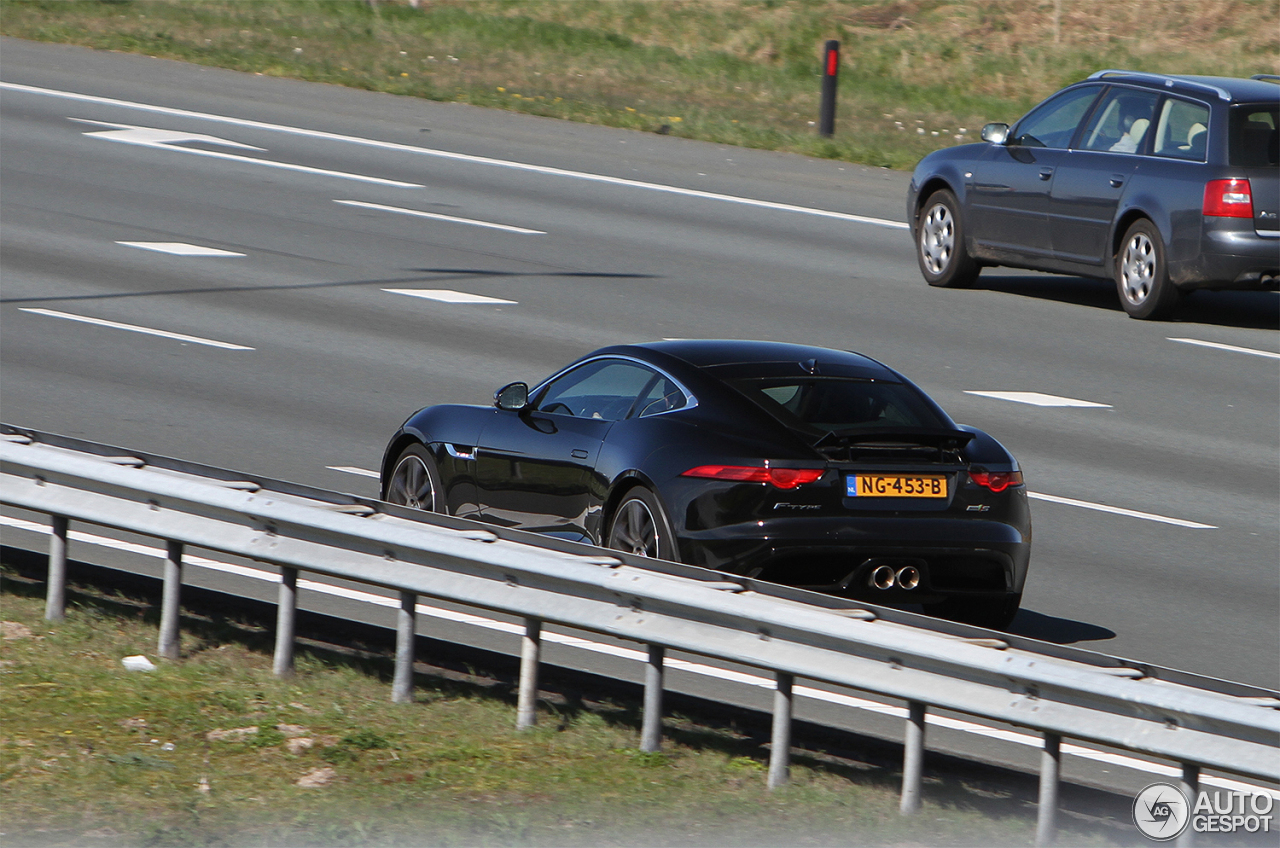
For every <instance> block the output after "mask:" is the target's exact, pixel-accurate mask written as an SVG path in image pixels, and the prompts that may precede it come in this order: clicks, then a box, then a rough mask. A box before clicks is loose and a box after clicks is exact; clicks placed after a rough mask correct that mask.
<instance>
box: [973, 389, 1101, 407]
mask: <svg viewBox="0 0 1280 848" xmlns="http://www.w3.org/2000/svg"><path fill="white" fill-rule="evenodd" d="M965 394H967V395H978V396H979V397H988V398H995V399H996V400H1009V401H1013V402H1014V403H1027V404H1030V405H1032V406H1075V407H1080V408H1092V407H1097V408H1103V409H1109V408H1110V407H1111V404H1109V403H1094V402H1093V401H1091V400H1076V399H1075V398H1068V397H1058V396H1057V395H1046V394H1044V393H1043V392H971V391H965Z"/></svg>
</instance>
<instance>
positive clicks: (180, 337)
mask: <svg viewBox="0 0 1280 848" xmlns="http://www.w3.org/2000/svg"><path fill="white" fill-rule="evenodd" d="M19 308H20V309H21V311H23V312H30V313H32V314H33V315H45V316H47V317H49V318H64V319H66V320H68V321H79V322H81V323H83V324H93V325H95V326H98V327H110V328H111V329H113V330H128V331H129V332H131V333H143V334H145V335H148V336H160V337H161V338H165V339H176V340H177V341H180V342H190V343H191V344H199V345H208V346H209V347H220V348H223V349H224V350H253V348H251V347H246V346H245V345H238V344H231V343H230V342H220V341H215V340H214V339H204V338H201V337H200V336H188V335H185V334H183V333H171V332H169V331H168V330H156V329H152V328H151V327H139V326H138V325H136V324H122V323H120V322H119V321H107V320H106V319H104V318H90V317H88V316H87V315H72V314H71V313H70V312H58V311H56V310H53V309H37V308H34V307H29V306H23V307H19Z"/></svg>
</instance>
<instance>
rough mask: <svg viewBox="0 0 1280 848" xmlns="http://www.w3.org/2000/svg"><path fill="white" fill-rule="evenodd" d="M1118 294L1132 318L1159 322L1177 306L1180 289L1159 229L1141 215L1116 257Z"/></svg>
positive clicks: (1126, 234)
mask: <svg viewBox="0 0 1280 848" xmlns="http://www.w3.org/2000/svg"><path fill="white" fill-rule="evenodd" d="M1114 264H1115V279H1116V293H1117V294H1119V295H1120V305H1121V306H1123V307H1124V311H1125V312H1128V313H1129V317H1130V318H1145V319H1147V320H1152V321H1159V320H1162V319H1165V318H1168V317H1169V316H1170V315H1171V314H1173V310H1174V308H1175V307H1177V305H1178V298H1179V292H1178V289H1177V287H1176V286H1175V285H1174V284H1173V281H1172V280H1170V279H1169V269H1168V266H1167V265H1166V264H1165V257H1164V239H1163V238H1161V237H1160V230H1158V229H1157V228H1156V225H1155V224H1153V223H1151V221H1149V220H1148V219H1146V218H1140V219H1139V220H1137V221H1134V222H1133V224H1132V225H1130V227H1129V229H1128V230H1126V231H1125V234H1124V239H1123V240H1122V241H1121V242H1120V250H1119V251H1118V252H1117V253H1116V256H1115V263H1114Z"/></svg>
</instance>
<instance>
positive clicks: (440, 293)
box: [383, 289, 517, 303]
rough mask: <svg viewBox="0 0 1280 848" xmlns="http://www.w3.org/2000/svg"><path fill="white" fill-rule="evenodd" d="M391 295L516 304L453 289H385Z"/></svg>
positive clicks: (457, 301) (512, 301)
mask: <svg viewBox="0 0 1280 848" xmlns="http://www.w3.org/2000/svg"><path fill="white" fill-rule="evenodd" d="M383 291H384V292H388V293H390V294H403V295H407V296H408V297H421V298H423V299H425V300H438V301H440V302H441V303H516V302H517V301H514V300H503V299H502V298H500V297H485V296H484V295H482V294H468V293H467V292H460V291H453V290H452V289H383Z"/></svg>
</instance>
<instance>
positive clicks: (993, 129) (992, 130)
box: [982, 123, 1009, 144]
mask: <svg viewBox="0 0 1280 848" xmlns="http://www.w3.org/2000/svg"><path fill="white" fill-rule="evenodd" d="M982 140H983V141H989V142H991V143H992V144H1004V143H1005V142H1006V141H1008V140H1009V125H1008V124H999V123H996V124H987V125H985V126H984V127H983V128H982Z"/></svg>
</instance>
